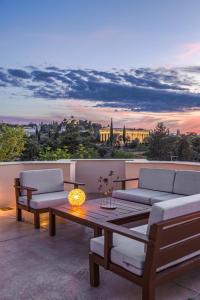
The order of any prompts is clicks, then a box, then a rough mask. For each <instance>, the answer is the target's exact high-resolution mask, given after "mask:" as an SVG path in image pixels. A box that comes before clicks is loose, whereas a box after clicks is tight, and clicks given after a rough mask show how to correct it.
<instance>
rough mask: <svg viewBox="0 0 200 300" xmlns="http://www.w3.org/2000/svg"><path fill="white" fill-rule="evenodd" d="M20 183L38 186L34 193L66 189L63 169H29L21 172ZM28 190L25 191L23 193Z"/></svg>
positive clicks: (33, 186)
mask: <svg viewBox="0 0 200 300" xmlns="http://www.w3.org/2000/svg"><path fill="white" fill-rule="evenodd" d="M20 184H21V185H23V186H28V187H32V188H36V189H37V191H36V192H33V194H35V195H37V194H44V193H52V192H61V191H64V179H63V171H62V169H44V170H29V171H23V172H21V173H20ZM25 194H26V192H25V191H23V193H22V195H25Z"/></svg>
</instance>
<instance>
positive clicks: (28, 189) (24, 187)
mask: <svg viewBox="0 0 200 300" xmlns="http://www.w3.org/2000/svg"><path fill="white" fill-rule="evenodd" d="M14 187H15V188H16V189H18V190H20V191H23V190H27V191H31V192H36V191H37V189H36V188H32V187H30V186H23V185H14Z"/></svg>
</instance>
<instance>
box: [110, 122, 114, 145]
mask: <svg viewBox="0 0 200 300" xmlns="http://www.w3.org/2000/svg"><path fill="white" fill-rule="evenodd" d="M113 140H114V134H113V120H112V118H111V122H110V144H111V146H112V145H113Z"/></svg>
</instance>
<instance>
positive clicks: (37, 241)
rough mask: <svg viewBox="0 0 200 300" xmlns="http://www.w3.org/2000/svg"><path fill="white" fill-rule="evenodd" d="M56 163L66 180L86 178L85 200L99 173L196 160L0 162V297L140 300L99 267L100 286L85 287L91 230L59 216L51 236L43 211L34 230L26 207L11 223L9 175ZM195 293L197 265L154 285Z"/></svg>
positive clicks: (160, 291)
mask: <svg viewBox="0 0 200 300" xmlns="http://www.w3.org/2000/svg"><path fill="white" fill-rule="evenodd" d="M56 167H57V168H62V169H63V171H64V176H65V179H67V180H74V179H76V180H78V181H83V182H85V183H86V192H87V194H88V198H90V199H92V198H93V199H94V198H95V197H97V196H98V195H97V194H96V192H97V180H98V176H99V174H101V175H103V176H106V175H107V174H108V172H109V171H110V170H114V171H115V172H116V174H119V176H120V177H127V178H130V177H132V176H134V177H136V176H137V175H138V173H139V170H140V168H142V167H147V168H153V167H154V168H165V169H179V170H185V169H188V170H200V164H197V163H184V162H180V163H179V162H176V163H175V162H147V161H125V160H103V161H102V160H77V161H60V162H26V163H24V162H19V163H10V164H7V163H2V164H0V183H1V184H0V278H1V280H0V300H13V299H15V300H18V299H19V300H27V299H30V300H31V299H34V300H35V299H37V300H39V299H42V300H46V299H48V300H57V299H58V300H62V299H63V300H64V299H65V300H66V299H67V300H68V299H69V300H70V299H72V300H74V299H77V300H79V299H95V298H96V299H134V300H137V299H138V300H139V299H141V295H142V292H141V288H140V287H139V286H137V285H135V284H133V283H131V282H129V281H128V280H126V279H124V278H122V277H119V276H117V275H115V274H114V273H112V272H110V271H106V270H104V269H103V268H101V284H100V286H99V287H98V288H92V287H90V283H89V261H88V253H89V240H90V238H92V237H93V230H92V229H89V228H87V227H85V226H82V225H79V224H76V223H74V222H70V221H68V220H64V219H60V218H58V224H57V233H56V236H54V237H50V236H49V231H48V214H43V215H41V229H40V230H35V229H34V226H33V216H32V214H30V213H27V212H26V211H23V218H24V219H25V222H16V219H15V196H14V188H13V180H14V177H17V176H18V174H19V172H21V171H22V170H30V169H45V168H47V169H48V168H56ZM96 170H98V172H96ZM128 186H129V187H131V186H134V185H131V183H128ZM94 193H95V194H94ZM9 207H10V208H11V209H10V210H6V208H9ZM1 208H2V209H1ZM4 209H5V210H4ZM199 293H200V272H199V270H198V269H197V270H196V271H192V272H187V273H186V275H183V276H181V277H177V278H175V279H174V280H172V281H170V282H168V283H167V284H163V285H162V286H160V287H158V288H157V289H156V299H160V300H168V299H171V300H173V299H174V300H179V299H180V300H184V299H185V300H188V299H195V300H198V299H200V294H199Z"/></svg>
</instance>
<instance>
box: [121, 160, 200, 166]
mask: <svg viewBox="0 0 200 300" xmlns="http://www.w3.org/2000/svg"><path fill="white" fill-rule="evenodd" d="M125 163H126V164H133V163H134V164H172V165H190V166H200V163H198V162H189V161H162V160H145V159H144V160H142V159H141V160H139V159H138V160H134V161H132V160H127V161H126V162H125Z"/></svg>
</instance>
